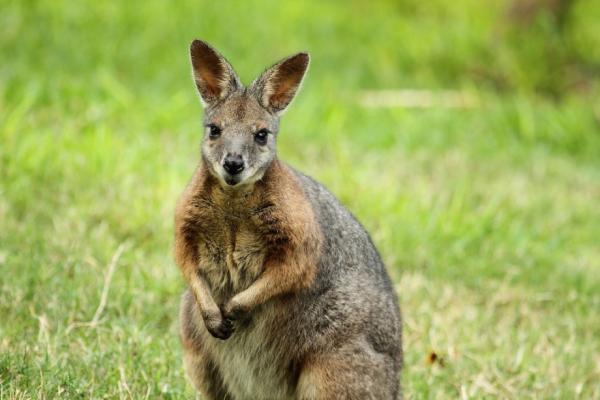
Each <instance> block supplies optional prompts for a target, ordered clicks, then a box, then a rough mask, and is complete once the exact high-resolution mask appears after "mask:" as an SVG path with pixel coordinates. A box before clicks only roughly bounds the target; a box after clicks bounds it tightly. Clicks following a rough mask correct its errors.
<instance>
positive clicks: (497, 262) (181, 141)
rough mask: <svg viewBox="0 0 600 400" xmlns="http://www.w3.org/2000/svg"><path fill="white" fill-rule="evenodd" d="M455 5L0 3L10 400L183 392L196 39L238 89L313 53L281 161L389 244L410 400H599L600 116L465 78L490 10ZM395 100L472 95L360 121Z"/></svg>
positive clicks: (3, 264)
mask: <svg viewBox="0 0 600 400" xmlns="http://www.w3.org/2000/svg"><path fill="white" fill-rule="evenodd" d="M322 3H323V4H322ZM459 3H461V4H462V5H463V6H464V7H466V8H465V9H468V10H470V11H469V13H467V15H462V14H460V13H458V12H456V13H454V12H453V13H454V14H452V15H451V16H452V17H454V18H455V21H457V22H456V24H450V25H448V26H447V27H446V29H445V30H444V29H443V28H442V27H441V26H440V25H439V24H437V22H439V19H438V18H440V17H439V16H432V15H430V14H427V13H418V12H417V11H418V10H417V11H415V12H416V14H414V15H415V17H414V18H409V17H408V16H407V15H412V14H402V13H406V12H407V11H406V10H401V9H396V8H394V7H392V6H391V5H386V4H385V3H384V2H376V3H374V5H373V7H372V8H370V9H365V8H364V7H363V6H361V4H360V3H359V2H352V3H348V4H346V3H344V4H342V3H327V4H325V3H324V2H312V3H310V4H308V3H305V2H302V3H300V2H298V3H292V2H290V3H287V5H286V6H283V5H279V4H278V3H275V2H273V4H270V5H267V6H265V5H263V6H262V7H261V8H259V7H258V6H256V5H251V4H249V3H241V2H240V3H239V4H238V6H237V7H233V6H227V5H225V4H223V5H218V4H213V3H212V2H211V3H210V4H209V3H208V2H206V3H203V4H199V5H194V4H193V3H192V2H190V4H185V5H181V3H177V4H178V5H179V7H180V8H176V6H175V3H172V4H171V3H167V2H165V3H159V2H146V3H144V4H143V5H142V4H138V5H133V4H131V5H129V4H125V3H118V2H115V3H114V4H108V3H101V4H96V3H93V2H89V3H83V2H81V3H80V2H77V3H74V2H59V1H57V2H47V3H46V4H44V3H42V2H32V4H30V5H29V6H31V8H28V6H27V4H25V3H20V2H9V3H8V4H4V5H2V6H0V26H2V29H3V33H2V35H1V36H0V54H1V56H2V59H3V61H2V62H1V63H0V272H1V273H0V398H7V399H13V398H14V399H21V398H43V397H47V398H78V397H81V398H88V397H93V398H114V397H124V398H135V399H137V398H145V397H146V398H157V397H164V398H186V397H188V398H189V397H191V396H193V391H192V390H191V387H190V385H189V384H188V383H187V382H186V380H185V376H184V372H183V366H182V361H181V349H180V344H179V339H178V333H177V332H178V327H177V326H178V321H177V313H178V302H179V296H180V294H181V293H182V291H183V288H184V284H183V280H182V278H181V277H180V274H179V271H178V269H177V267H176V266H175V265H174V262H173V260H172V257H171V245H172V217H173V208H174V202H175V199H176V198H177V196H178V194H179V193H180V191H181V190H182V189H183V187H184V185H185V183H186V181H187V179H189V177H190V176H191V173H192V170H193V168H194V166H195V164H196V163H197V162H198V155H199V150H198V145H199V141H200V137H201V129H200V126H201V125H200V121H201V106H200V104H199V101H198V100H197V96H196V94H195V92H194V90H195V89H194V86H193V84H192V82H191V78H190V70H189V67H188V64H187V63H188V60H187V46H188V43H189V42H190V41H191V39H193V38H195V37H201V38H204V39H206V40H208V41H209V42H211V43H213V44H214V45H215V46H216V47H217V48H219V49H220V50H222V52H223V53H224V54H225V55H226V56H227V57H228V58H229V60H230V61H231V62H232V64H233V65H234V66H235V67H236V68H237V69H238V72H239V73H240V75H241V76H242V78H243V79H244V80H245V81H246V82H249V81H250V80H251V79H253V78H254V76H255V75H257V74H258V73H259V72H260V71H261V69H262V68H263V67H266V66H267V65H269V64H271V63H272V62H274V61H276V60H277V59H278V58H280V57H283V56H285V55H288V54H291V53H293V52H295V51H299V50H308V51H310V52H311V54H312V56H313V59H312V65H311V69H310V72H309V75H308V78H307V80H306V81H305V85H304V87H303V90H302V93H301V94H300V95H299V97H298V98H297V100H296V101H295V102H294V104H293V105H292V107H291V109H290V111H289V112H288V113H287V114H286V115H285V116H284V119H283V123H282V129H281V135H280V137H279V152H280V157H281V158H282V159H284V160H287V161H288V162H290V163H291V164H292V165H294V166H296V167H297V168H299V169H301V170H303V171H304V172H306V173H309V174H311V175H313V176H314V177H316V178H317V179H318V180H320V181H321V182H323V183H324V184H326V185H327V186H328V187H329V188H330V189H331V190H332V191H333V192H334V193H335V194H336V195H337V196H338V197H339V198H340V199H341V200H342V201H343V202H344V203H345V204H346V205H347V206H348V207H349V208H350V209H351V210H352V211H353V212H354V213H355V214H356V215H357V216H358V218H359V219H360V220H361V221H362V222H363V224H364V225H365V226H366V227H367V228H368V230H369V231H370V232H371V234H372V236H373V239H374V240H375V242H376V244H377V245H378V247H379V249H380V250H381V252H382V255H383V258H384V260H385V261H386V264H387V266H388V269H389V271H390V273H391V274H392V276H393V277H394V279H395V281H396V282H397V285H396V287H397V290H398V293H399V295H400V299H401V305H402V309H403V314H404V319H405V323H404V335H405V341H404V348H405V353H406V355H405V357H406V359H405V370H404V373H403V376H402V381H403V386H404V388H405V395H406V397H407V398H457V397H464V398H482V397H489V398H497V397H498V398H561V399H562V398H577V397H580V398H582V399H589V398H597V397H600V334H599V332H600V330H599V329H600V314H599V313H598V310H600V246H599V245H598V243H600V242H599V239H598V238H600V206H599V204H600V158H599V156H600V128H599V124H600V122H599V120H600V107H599V106H598V104H597V102H596V103H594V101H592V100H591V99H593V98H594V96H591V97H586V96H585V95H581V96H580V95H567V96H564V97H563V98H561V99H560V100H551V99H549V98H546V97H543V96H541V95H538V94H534V93H533V92H532V91H528V90H527V88H521V89H522V90H521V89H520V90H516V91H506V92H502V93H496V92H493V91H492V90H491V89H489V88H488V89H486V86H485V85H483V86H477V85H473V84H471V83H470V82H469V81H468V80H465V79H466V78H464V77H461V75H460V74H458V73H457V72H456V71H459V70H461V68H462V67H463V66H467V65H469V63H470V62H472V60H475V59H476V56H477V55H478V54H479V53H478V51H480V49H479V47H477V46H478V45H477V40H479V39H478V38H479V37H480V33H481V32H483V31H485V29H487V28H486V26H487V25H486V23H488V22H489V20H490V18H492V15H493V10H488V9H486V8H485V7H481V6H477V4H478V3H477V2H473V1H464V0H463V1H461V2H459ZM431 7H432V8H434V7H440V8H444V7H447V6H444V5H443V3H441V2H436V3H435V4H434V5H433V6H431ZM594 10H597V8H596V9H594ZM446 11H448V10H446ZM365 12H368V16H369V18H367V17H364V13H365ZM448 12H450V11H448ZM478 13H479V14H478ZM580 13H583V12H580ZM583 14H584V13H583ZM474 16H476V17H477V18H475V20H476V21H479V22H478V23H475V24H473V25H469V24H467V21H472V20H473V18H474ZM363 17H364V18H363ZM595 37H597V36H595ZM388 39H389V40H388ZM596 43H598V42H596ZM501 51H505V50H502V49H501ZM506 51H508V50H506ZM507 54H508V53H507ZM500 56H502V54H500ZM500 56H499V57H500ZM502 57H504V58H502ZM502 57H500V58H502V60H503V61H502V62H504V63H507V62H508V61H507V59H506V57H508V56H507V55H506V54H504V56H502ZM509 61H510V60H509ZM440 63H441V64H440ZM444 63H446V64H444ZM483 64H485V62H483ZM445 65H446V66H445ZM499 68H500V67H499ZM511 68H512V67H511ZM445 71H447V74H446V73H445ZM456 76H458V77H459V78H457V79H454V78H453V77H456ZM402 87H409V88H413V87H417V88H422V89H427V90H432V91H433V92H434V93H435V91H436V90H437V89H442V88H450V89H457V90H460V91H462V92H463V93H467V94H468V95H469V96H472V97H473V98H476V99H477V101H476V104H475V106H474V107H472V108H466V109H463V108H459V109H454V108H443V107H436V106H434V107H430V108H424V109H412V108H364V107H363V106H361V105H360V101H359V100H360V96H361V90H363V89H383V88H402ZM596 89H597V87H593V88H592V90H596ZM595 98H596V99H597V98H598V97H597V96H596V97H595ZM118 249H121V250H122V254H121V252H120V251H118ZM113 259H114V266H115V269H114V275H113V276H112V279H110V283H109V285H107V286H106V289H107V290H108V292H107V296H106V304H105V306H104V307H103V306H101V305H100V304H101V297H102V291H103V288H105V276H106V274H107V272H108V271H109V268H110V266H111V260H113ZM99 305H100V307H99ZM97 311H98V314H97V315H96V320H95V322H96V323H92V324H89V322H91V321H93V320H94V316H95V313H96V312H97ZM433 353H435V354H436V356H437V359H436V360H433V358H434V356H433V355H432V354H433ZM432 361H433V362H432ZM232 368H235V366H232Z"/></svg>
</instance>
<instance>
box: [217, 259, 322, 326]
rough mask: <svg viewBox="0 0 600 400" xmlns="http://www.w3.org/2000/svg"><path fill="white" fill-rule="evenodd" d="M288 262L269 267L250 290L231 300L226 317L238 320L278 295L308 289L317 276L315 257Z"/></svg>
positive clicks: (272, 264)
mask: <svg viewBox="0 0 600 400" xmlns="http://www.w3.org/2000/svg"><path fill="white" fill-rule="evenodd" d="M286 261H287V262H286V264H279V263H270V264H267V266H266V267H265V270H264V271H263V273H262V274H261V275H260V276H259V277H258V279H257V280H256V281H254V283H252V285H250V287H248V288H247V289H246V290H244V291H242V292H240V293H238V294H236V295H235V296H233V298H231V300H229V302H228V303H227V304H226V305H225V308H224V310H223V313H224V314H225V316H226V317H227V318H231V319H237V318H239V317H240V316H241V315H243V314H245V313H247V312H249V311H251V310H252V309H253V308H255V307H256V306H258V305H260V304H263V303H264V302H266V301H267V300H269V299H271V298H273V297H275V296H278V295H281V294H284V293H292V292H295V291H297V290H299V289H301V288H302V287H308V286H309V284H310V282H311V281H312V279H313V277H314V269H315V268H314V265H311V264H310V263H314V261H313V260H312V257H311V258H308V257H305V256H303V255H298V256H297V257H296V258H288V259H287V260H286Z"/></svg>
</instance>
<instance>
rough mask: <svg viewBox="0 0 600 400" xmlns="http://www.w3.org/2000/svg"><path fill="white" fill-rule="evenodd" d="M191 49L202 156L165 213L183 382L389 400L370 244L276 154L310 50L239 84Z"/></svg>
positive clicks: (267, 393)
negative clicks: (179, 279)
mask: <svg viewBox="0 0 600 400" xmlns="http://www.w3.org/2000/svg"><path fill="white" fill-rule="evenodd" d="M190 53H191V62H192V67H193V77H194V81H195V83H196V86H197V88H198V91H199V92H200V98H201V101H202V103H203V104H204V106H205V112H204V126H205V130H204V138H203V140H202V146H201V154H202V157H201V162H200V164H199V166H198V167H197V169H196V171H195V173H194V175H193V178H192V180H191V182H190V183H189V184H188V186H187V188H186V189H185V191H184V193H183V194H182V196H181V198H180V200H179V202H178V205H177V209H176V213H175V231H176V232H175V259H176V262H177V264H178V265H179V267H180V268H181V270H182V272H183V276H184V277H185V280H186V281H187V284H188V285H189V288H188V290H187V291H186V292H185V294H184V295H183V298H182V305H181V337H182V342H183V348H184V354H185V357H184V358H185V365H186V370H187V374H188V376H189V378H190V380H191V381H192V382H193V384H194V385H195V387H196V388H197V389H198V390H199V391H200V392H201V393H202V395H203V397H202V398H203V399H219V400H220V399H361V400H364V399H398V398H400V397H401V393H400V384H399V380H400V377H399V374H400V369H401V364H402V344H401V320H400V310H399V306H398V301H397V299H396V295H395V293H394V288H393V286H392V284H391V281H390V278H389V276H388V274H387V273H386V270H385V267H384V265H383V263H382V261H381V258H380V256H379V254H378V252H377V250H376V249H375V246H374V245H373V243H372V241H371V239H370V237H369V235H368V233H367V232H366V231H365V230H364V228H363V227H362V226H361V224H360V223H359V222H358V221H357V220H356V219H355V218H354V217H353V216H352V214H350V212H349V211H347V210H346V209H345V208H344V207H343V206H342V205H341V204H340V202H339V201H338V200H336V198H335V197H334V196H333V195H332V194H331V193H330V192H329V191H327V189H325V188H324V187H323V186H322V185H320V184H319V183H317V182H315V181H314V180H313V179H311V178H309V177H307V176H305V175H303V174H302V173H300V172H298V171H296V170H294V169H293V168H291V167H289V166H288V165H286V164H284V163H283V162H281V161H280V160H278V159H277V156H276V151H275V150H276V146H275V145H276V140H277V135H278V132H279V119H280V116H281V114H282V113H283V112H284V110H285V109H286V107H287V106H288V105H289V104H290V102H291V101H292V99H293V97H294V95H295V94H296V92H297V91H298V88H299V87H300V84H301V83H302V79H303V77H304V74H305V72H306V70H307V68H308V63H309V56H308V54H306V53H298V54H296V55H294V56H291V57H288V58H285V59H283V60H282V61H280V62H278V63H277V64H275V65H273V66H272V67H270V68H268V69H267V70H266V71H264V72H263V73H262V75H260V77H259V78H258V79H256V80H255V81H254V82H253V83H252V84H251V85H250V86H247V87H245V86H243V85H242V83H241V82H240V80H239V78H238V77H237V75H236V73H235V72H234V70H233V68H232V67H231V65H230V64H229V63H228V62H227V60H225V58H223V56H221V55H220V54H219V53H218V52H217V51H216V50H214V49H213V48H212V47H210V46H209V45H208V44H206V43H205V42H203V41H200V40H194V41H193V42H192V44H191V47H190Z"/></svg>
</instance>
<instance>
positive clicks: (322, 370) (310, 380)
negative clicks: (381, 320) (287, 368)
mask: <svg viewBox="0 0 600 400" xmlns="http://www.w3.org/2000/svg"><path fill="white" fill-rule="evenodd" d="M394 364H395V363H394V360H392V358H391V357H390V356H389V355H387V354H381V353H377V352H375V351H374V350H373V349H372V348H370V346H369V345H367V344H366V343H364V344H363V343H361V344H351V345H347V346H344V348H342V349H337V350H336V351H335V352H334V353H329V354H327V353H325V354H315V355H313V356H311V357H309V359H308V360H306V363H305V364H304V367H303V369H302V371H301V373H300V378H299V380H298V386H297V388H296V398H297V399H298V400H334V399H348V400H396V399H399V398H400V397H401V396H400V393H399V379H400V377H399V376H396V372H395V371H396V368H395V365H394Z"/></svg>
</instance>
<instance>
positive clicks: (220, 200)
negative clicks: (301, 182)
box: [176, 161, 320, 304]
mask: <svg viewBox="0 0 600 400" xmlns="http://www.w3.org/2000/svg"><path fill="white" fill-rule="evenodd" d="M176 224H177V225H178V230H180V232H181V233H182V234H181V235H180V238H179V240H177V241H176V253H177V252H180V253H179V254H180V255H181V256H183V257H186V258H188V259H190V261H192V263H193V264H195V265H197V266H198V270H199V272H200V273H202V274H203V275H204V276H205V277H206V279H207V281H208V283H209V284H210V286H211V289H212V290H213V295H214V297H215V300H216V301H217V304H218V303H220V302H222V301H226V300H228V299H229V298H230V297H231V296H232V295H233V294H235V293H239V292H240V291H242V290H244V289H246V288H248V287H249V286H250V284H251V283H252V282H254V281H255V280H256V279H257V277H258V276H259V275H260V274H261V273H262V272H263V271H264V269H265V268H267V267H268V266H269V265H272V264H283V265H282V266H281V268H285V269H288V268H289V270H290V274H294V273H297V271H295V270H297V269H298V267H300V268H301V269H302V270H305V272H303V273H302V279H304V280H306V281H305V282H302V280H299V282H298V284H299V285H301V286H304V285H305V284H308V282H309V281H310V279H312V276H313V271H314V264H315V260H314V259H312V258H313V257H315V255H316V254H318V252H316V250H317V248H318V244H319V243H320V230H319V228H318V226H317V225H316V223H315V220H314V215H313V213H312V209H311V207H310V205H309V204H308V201H307V200H306V198H305V197H304V195H303V194H302V191H301V189H300V188H299V186H298V184H297V181H296V178H295V177H294V176H293V175H292V172H291V171H290V170H289V169H288V168H287V167H285V166H284V165H281V164H279V163H278V162H277V161H275V162H274V164H273V166H272V167H271V168H270V169H269V171H267V173H266V174H265V177H264V178H263V180H262V181H260V182H257V183H256V184H255V185H254V186H253V187H252V188H251V189H249V190H244V189H237V190H235V191H233V190H229V191H228V190H226V189H223V188H222V187H221V186H220V185H219V184H218V182H217V181H216V179H215V178H213V177H212V176H211V175H210V174H209V173H208V172H207V171H205V170H203V169H199V170H198V171H197V173H196V175H195V176H194V178H193V180H192V182H191V183H190V185H189V187H188V188H187V190H186V192H185V193H184V195H183V196H182V199H181V201H180V204H179V207H178V212H177V217H176ZM309 247H310V248H309ZM304 254H306V256H310V257H309V258H308V259H306V258H305V257H306V256H305V255H304ZM292 258H293V259H292ZM299 263H300V265H299ZM182 264H185V263H182Z"/></svg>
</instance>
